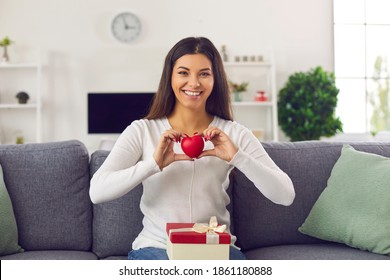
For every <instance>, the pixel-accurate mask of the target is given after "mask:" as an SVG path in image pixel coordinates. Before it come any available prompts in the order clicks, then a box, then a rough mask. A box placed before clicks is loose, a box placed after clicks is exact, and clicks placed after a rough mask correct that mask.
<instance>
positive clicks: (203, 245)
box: [166, 216, 231, 260]
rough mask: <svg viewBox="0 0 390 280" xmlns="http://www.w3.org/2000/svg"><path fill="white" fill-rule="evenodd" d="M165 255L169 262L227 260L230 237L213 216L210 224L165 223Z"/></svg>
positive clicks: (224, 227) (223, 226)
mask: <svg viewBox="0 0 390 280" xmlns="http://www.w3.org/2000/svg"><path fill="white" fill-rule="evenodd" d="M166 230H167V234H168V241H167V254H168V257H169V259H171V260H196V259H197V260H227V259H229V247H230V242H231V236H230V234H229V233H228V232H226V226H225V225H222V226H220V225H218V223H217V219H216V217H215V216H213V217H211V219H210V223H209V224H208V225H207V224H199V223H196V224H194V223H167V226H166Z"/></svg>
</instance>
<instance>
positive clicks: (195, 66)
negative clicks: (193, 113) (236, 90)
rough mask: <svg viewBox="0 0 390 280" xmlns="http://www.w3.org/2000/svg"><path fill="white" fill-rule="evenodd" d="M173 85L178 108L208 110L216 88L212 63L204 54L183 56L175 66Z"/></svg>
mask: <svg viewBox="0 0 390 280" xmlns="http://www.w3.org/2000/svg"><path fill="white" fill-rule="evenodd" d="M171 85H172V89H173V91H174V93H175V96H176V106H183V107H185V108H188V109H192V110H206V101H207V98H208V97H209V96H210V94H211V91H212V90H213V86H214V75H213V71H212V64H211V61H210V60H209V59H208V58H207V57H206V56H205V55H204V54H187V55H183V56H182V57H180V58H179V59H178V60H176V63H175V65H174V66H173V71H172V79H171Z"/></svg>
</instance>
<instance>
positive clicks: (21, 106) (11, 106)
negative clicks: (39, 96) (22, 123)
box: [0, 103, 38, 109]
mask: <svg viewBox="0 0 390 280" xmlns="http://www.w3.org/2000/svg"><path fill="white" fill-rule="evenodd" d="M37 107H38V105H37V104H33V103H31V104H0V109H36V108H37Z"/></svg>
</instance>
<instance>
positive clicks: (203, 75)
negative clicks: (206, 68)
mask: <svg viewBox="0 0 390 280" xmlns="http://www.w3.org/2000/svg"><path fill="white" fill-rule="evenodd" d="M200 76H202V77H208V76H211V74H210V73H209V72H202V73H200Z"/></svg>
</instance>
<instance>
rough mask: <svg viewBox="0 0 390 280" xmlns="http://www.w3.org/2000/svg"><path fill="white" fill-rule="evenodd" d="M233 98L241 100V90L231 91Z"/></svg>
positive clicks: (236, 100) (237, 100)
mask: <svg viewBox="0 0 390 280" xmlns="http://www.w3.org/2000/svg"><path fill="white" fill-rule="evenodd" d="M233 97H234V98H233V99H234V101H235V102H241V101H242V91H235V92H233Z"/></svg>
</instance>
